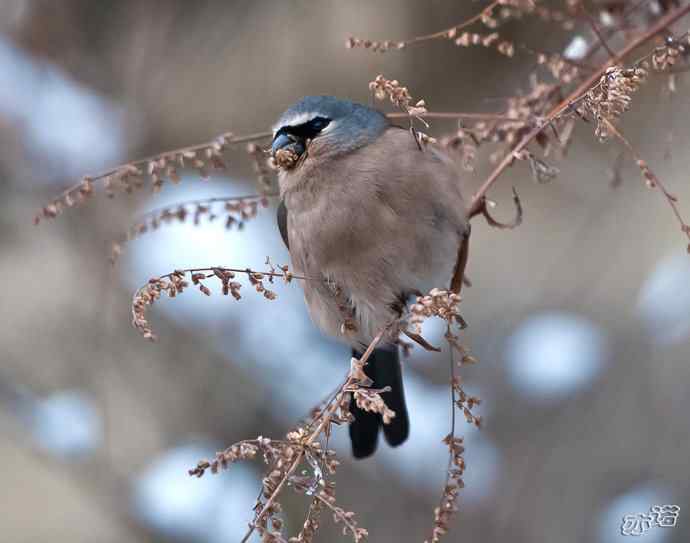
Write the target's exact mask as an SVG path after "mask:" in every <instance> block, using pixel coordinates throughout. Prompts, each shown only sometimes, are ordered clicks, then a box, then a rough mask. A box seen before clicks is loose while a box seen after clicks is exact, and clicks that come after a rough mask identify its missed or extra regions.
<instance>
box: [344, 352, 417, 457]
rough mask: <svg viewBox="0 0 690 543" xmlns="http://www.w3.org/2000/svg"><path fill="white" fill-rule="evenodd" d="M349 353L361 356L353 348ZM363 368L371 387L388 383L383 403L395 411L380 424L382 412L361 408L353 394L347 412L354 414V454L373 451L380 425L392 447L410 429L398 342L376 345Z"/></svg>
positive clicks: (352, 436)
mask: <svg viewBox="0 0 690 543" xmlns="http://www.w3.org/2000/svg"><path fill="white" fill-rule="evenodd" d="M352 354H353V356H355V357H356V358H360V357H361V353H358V352H356V351H353V352H352ZM364 372H365V373H366V374H367V376H368V377H369V378H370V379H371V380H372V381H374V384H373V385H372V386H373V387H374V388H384V387H390V389H391V390H390V392H384V393H382V394H381V397H382V398H383V400H384V401H385V402H386V405H387V406H388V407H389V408H390V409H392V410H393V411H395V417H394V418H393V420H391V421H390V423H389V424H383V419H382V418H381V415H378V414H377V413H370V412H368V411H364V410H362V409H360V408H359V407H357V405H356V404H355V401H354V398H353V399H352V400H351V401H350V412H351V413H352V415H353V416H354V418H355V420H354V421H353V422H352V423H351V424H350V440H351V441H352V454H353V456H354V457H355V458H366V457H367V456H370V455H371V454H373V453H374V451H375V450H376V444H377V442H378V437H379V428H380V427H383V435H384V437H385V438H386V441H387V442H388V444H389V445H391V446H392V447H396V446H398V445H400V444H401V443H403V442H404V441H405V440H406V439H407V436H408V435H409V433H410V421H409V419H408V417H407V407H406V406H405V393H404V391H403V383H402V368H401V366H400V356H399V354H398V347H397V345H391V346H386V347H381V348H378V349H375V350H374V352H373V353H372V354H371V357H369V361H368V363H367V365H366V366H365V367H364Z"/></svg>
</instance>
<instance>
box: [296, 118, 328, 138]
mask: <svg viewBox="0 0 690 543" xmlns="http://www.w3.org/2000/svg"><path fill="white" fill-rule="evenodd" d="M330 122H331V120H330V119H327V118H326V117H314V118H313V119H312V120H311V121H309V122H306V123H304V124H303V125H302V127H303V133H304V135H305V136H306V137H307V138H310V139H311V138H313V137H315V136H317V135H318V134H319V132H321V131H322V130H323V129H324V128H326V127H327V126H328V125H329V123H330Z"/></svg>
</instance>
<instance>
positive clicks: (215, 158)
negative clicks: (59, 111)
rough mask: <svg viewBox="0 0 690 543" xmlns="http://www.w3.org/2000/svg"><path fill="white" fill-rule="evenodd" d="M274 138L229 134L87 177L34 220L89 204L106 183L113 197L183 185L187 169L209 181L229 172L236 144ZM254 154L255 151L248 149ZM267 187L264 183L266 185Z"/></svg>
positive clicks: (43, 209)
mask: <svg viewBox="0 0 690 543" xmlns="http://www.w3.org/2000/svg"><path fill="white" fill-rule="evenodd" d="M269 136H271V133H270V132H260V133H258V134H252V135H249V136H240V137H235V136H234V135H233V134H232V133H231V132H226V133H224V134H221V135H220V136H218V137H216V138H215V139H213V140H212V141H210V142H206V143H202V144H199V145H192V146H189V147H184V148H182V149H177V150H175V151H168V152H166V153H162V154H160V155H156V156H153V157H150V158H146V159H142V160H137V161H134V162H130V163H128V164H124V165H122V166H116V167H115V168H112V169H110V170H107V171H105V172H103V173H100V174H97V175H87V176H84V177H83V178H82V180H81V182H80V183H78V184H77V185H74V186H72V187H69V188H68V189H66V190H65V191H63V192H62V193H61V194H60V195H59V196H58V197H57V198H55V199H54V200H53V201H52V202H51V203H49V204H48V205H46V206H44V207H43V208H42V209H41V211H40V212H39V213H38V214H37V215H36V216H35V217H34V224H38V223H39V222H40V221H41V219H53V218H55V217H57V216H58V215H60V214H61V213H62V212H63V211H64V209H65V208H69V207H75V206H79V205H81V204H83V203H84V202H86V201H87V200H88V199H89V198H91V196H93V194H94V184H95V183H96V182H100V183H102V184H103V188H104V189H105V193H106V195H107V196H108V197H109V198H112V197H114V196H115V194H116V192H124V193H127V194H130V193H132V192H134V191H135V190H137V189H141V188H143V187H145V186H146V185H147V184H148V185H150V186H151V187H152V189H153V192H158V191H160V189H161V188H162V187H163V185H164V183H165V182H166V180H169V181H170V182H172V183H173V184H177V183H179V182H180V175H179V170H180V169H183V168H192V169H195V170H196V171H197V172H198V173H199V175H200V176H201V178H202V179H207V178H208V176H209V171H210V170H225V169H226V168H227V164H226V162H225V159H224V157H223V152H224V151H225V150H226V149H227V148H228V147H229V146H230V145H232V144H237V143H246V142H254V141H257V140H261V139H265V138H267V137H269ZM248 151H249V153H250V154H252V152H253V149H252V150H248ZM263 184H265V183H263V182H262V185H263Z"/></svg>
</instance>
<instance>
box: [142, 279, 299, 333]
mask: <svg viewBox="0 0 690 543" xmlns="http://www.w3.org/2000/svg"><path fill="white" fill-rule="evenodd" d="M279 269H280V271H276V269H275V268H274V267H272V266H271V271H268V272H259V271H254V270H250V269H248V268H247V269H244V270H242V269H235V268H223V267H215V268H194V269H185V270H175V271H173V272H171V273H168V274H166V275H162V276H160V277H154V278H152V279H149V282H148V283H147V284H146V285H144V286H143V287H141V288H140V289H139V290H137V291H136V293H135V294H134V297H133V298H132V325H133V326H134V327H135V328H136V329H137V330H138V331H139V333H140V334H142V335H143V336H144V338H146V339H149V340H151V341H155V340H156V339H157V336H156V335H155V334H154V333H153V330H152V328H151V325H150V323H149V321H148V319H147V317H146V311H147V310H148V308H149V307H150V306H152V305H153V304H154V302H155V301H156V300H159V299H160V297H161V296H162V295H163V294H167V295H168V296H169V297H170V298H174V297H175V296H177V295H178V294H182V293H183V292H184V291H185V290H186V289H187V288H188V287H189V286H190V285H189V281H188V280H187V278H188V277H189V280H191V282H192V285H194V286H196V287H197V288H198V289H199V291H200V292H202V293H203V294H205V295H206V296H210V295H211V289H210V288H209V287H208V286H207V285H206V284H205V283H204V281H205V280H207V279H214V280H218V281H220V283H221V292H222V293H223V295H224V296H227V295H228V294H229V295H232V297H233V298H235V300H239V299H240V298H241V297H242V296H241V295H240V289H241V288H242V283H240V282H238V281H235V278H236V277H237V275H244V276H246V277H247V279H248V280H249V282H250V284H251V285H252V286H253V287H254V289H255V290H256V292H258V293H261V294H262V295H263V297H264V298H266V299H267V300H275V299H276V297H277V295H276V293H275V292H273V291H272V290H270V289H269V288H267V287H266V285H265V283H264V281H268V282H269V283H273V281H274V279H275V278H276V277H280V278H282V279H283V281H285V282H286V283H289V282H290V281H292V279H293V278H296V279H304V277H301V276H295V275H293V274H292V272H290V271H289V270H288V267H287V266H281V267H280V268H279Z"/></svg>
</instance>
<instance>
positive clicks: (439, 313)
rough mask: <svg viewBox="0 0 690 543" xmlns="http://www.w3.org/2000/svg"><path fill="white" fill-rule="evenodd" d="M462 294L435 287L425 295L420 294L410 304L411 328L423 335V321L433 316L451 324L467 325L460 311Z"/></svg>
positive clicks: (409, 324)
mask: <svg viewBox="0 0 690 543" xmlns="http://www.w3.org/2000/svg"><path fill="white" fill-rule="evenodd" d="M460 300H461V298H460V296H459V295H458V294H455V293H454V292H450V291H447V290H441V289H437V288H435V289H433V290H432V291H431V292H429V294H427V295H425V296H418V297H417V299H416V301H415V303H414V304H412V305H411V306H410V317H409V319H408V327H409V330H410V331H411V332H412V333H413V334H415V335H421V333H422V323H423V322H424V321H426V320H427V319H429V318H431V317H438V318H440V319H443V320H444V321H447V322H448V323H449V324H450V325H455V324H457V325H459V326H460V327H461V328H464V327H465V326H467V324H466V323H465V320H464V319H463V318H462V316H461V315H460V312H459V306H460Z"/></svg>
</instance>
